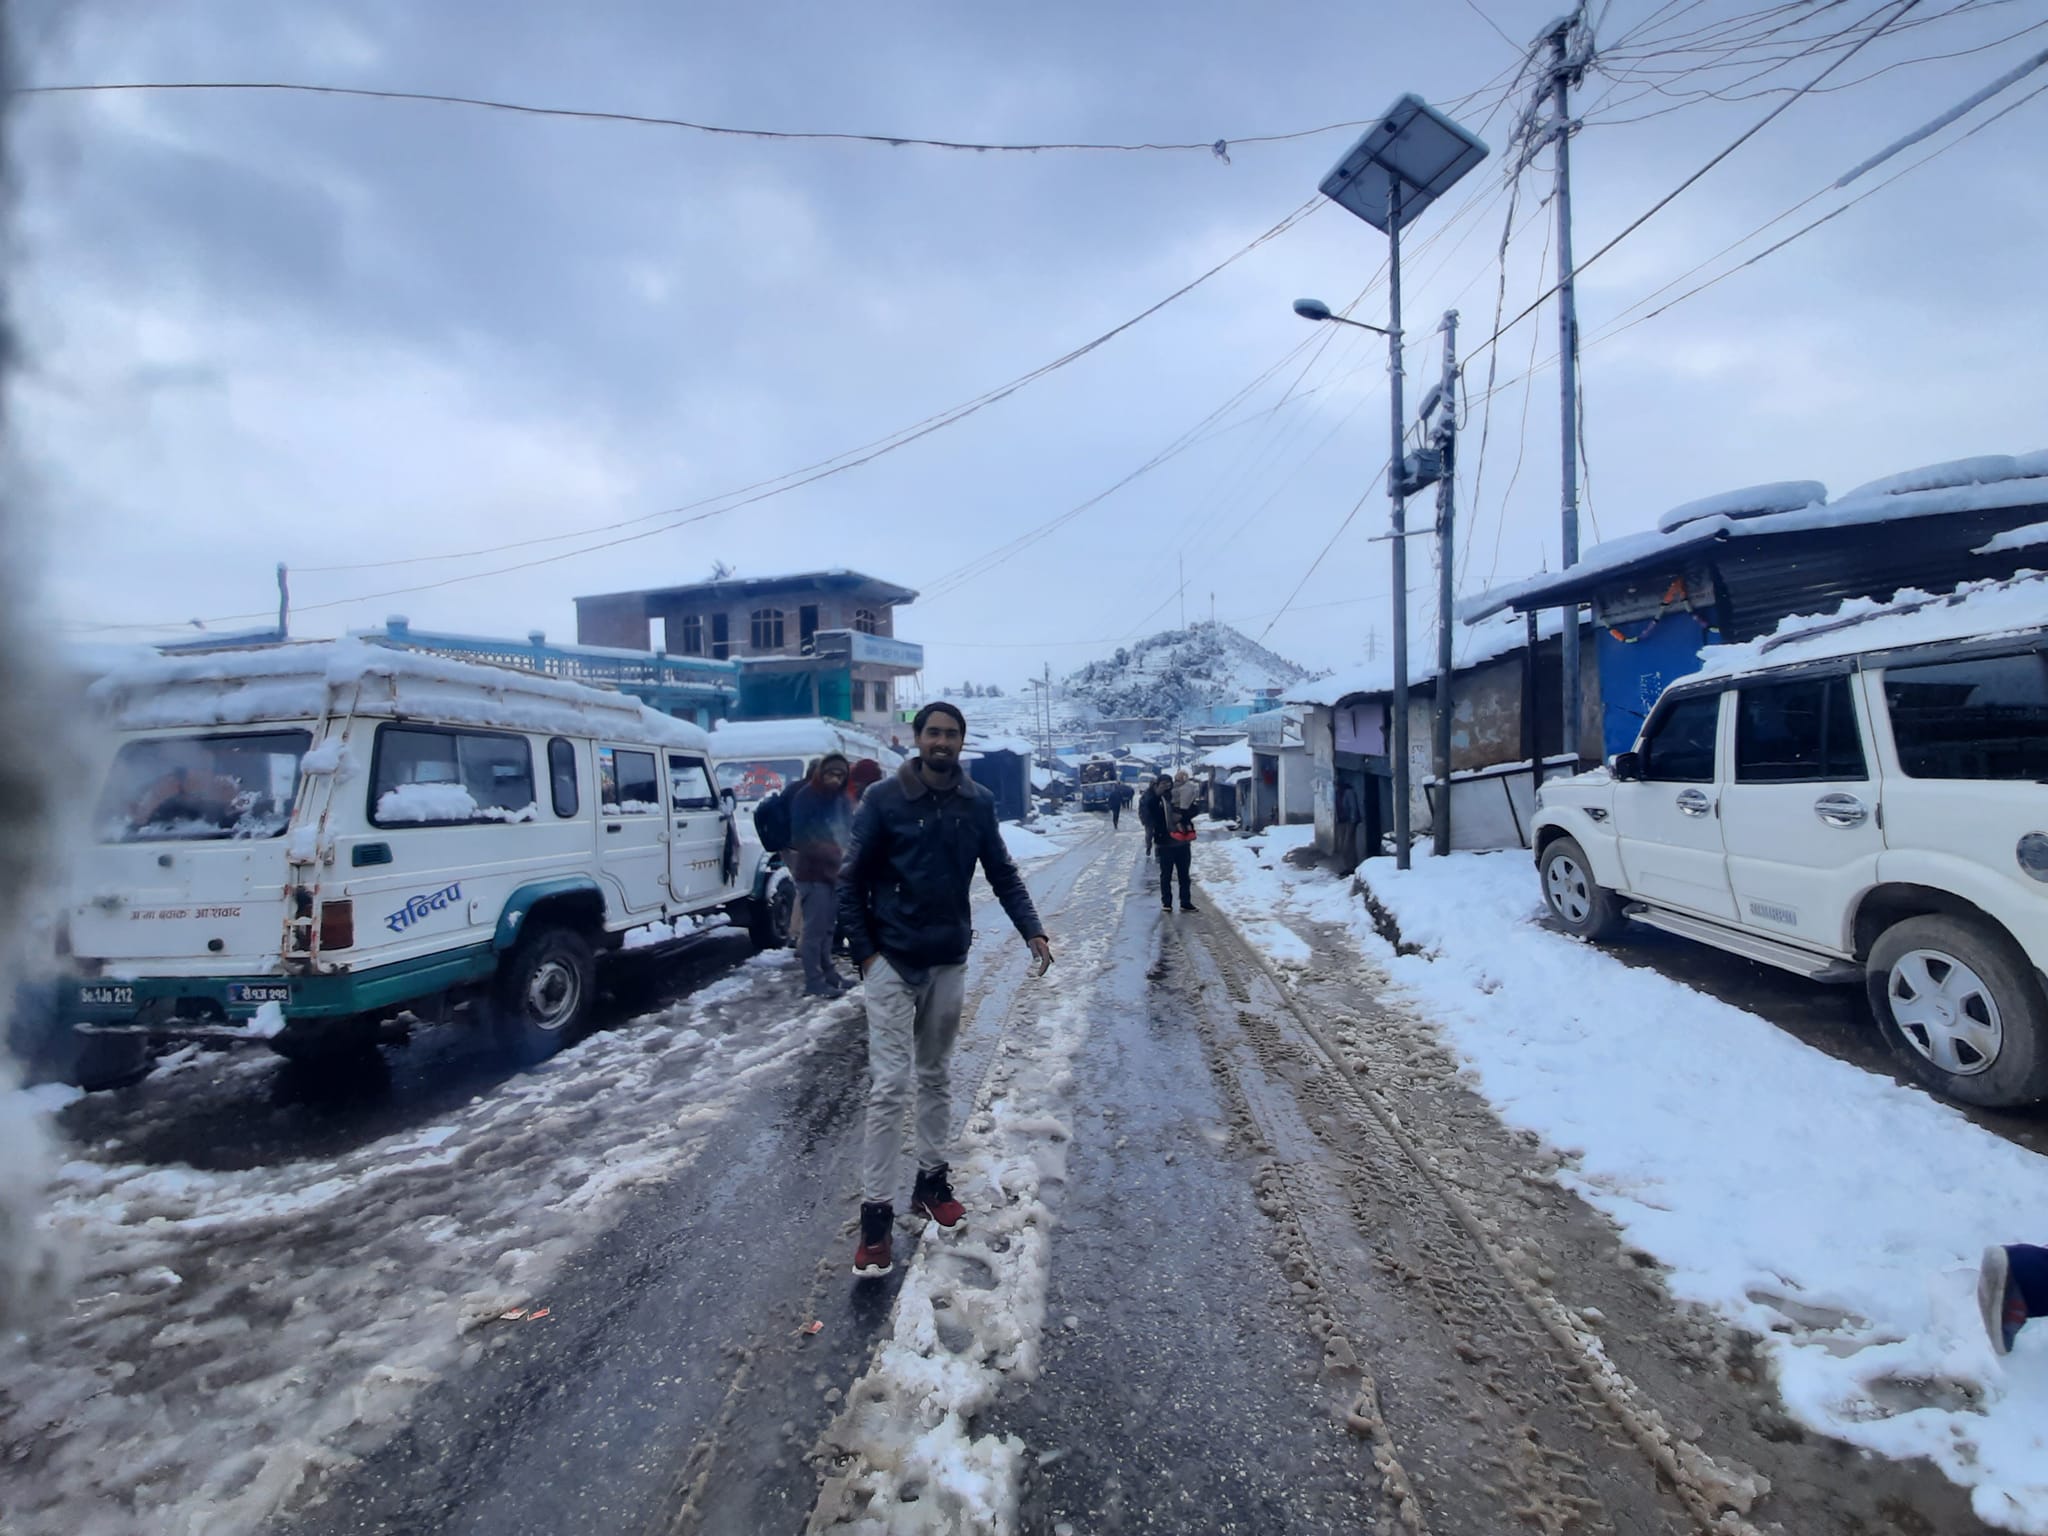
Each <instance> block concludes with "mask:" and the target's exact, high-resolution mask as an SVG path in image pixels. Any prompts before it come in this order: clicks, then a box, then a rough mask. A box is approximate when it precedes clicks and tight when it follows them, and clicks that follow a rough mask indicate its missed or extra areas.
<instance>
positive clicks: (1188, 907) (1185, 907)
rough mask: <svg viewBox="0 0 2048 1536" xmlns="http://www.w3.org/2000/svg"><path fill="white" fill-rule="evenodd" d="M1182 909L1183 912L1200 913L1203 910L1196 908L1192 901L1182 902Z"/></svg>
mask: <svg viewBox="0 0 2048 1536" xmlns="http://www.w3.org/2000/svg"><path fill="white" fill-rule="evenodd" d="M1180 909H1181V911H1183V912H1199V911H1201V910H1202V909H1201V908H1200V907H1198V906H1196V905H1195V904H1194V903H1193V902H1192V901H1184V902H1182V903H1181V904H1180Z"/></svg>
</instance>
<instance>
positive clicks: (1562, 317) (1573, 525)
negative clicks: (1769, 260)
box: [1550, 0, 1585, 758]
mask: <svg viewBox="0 0 2048 1536" xmlns="http://www.w3.org/2000/svg"><path fill="white" fill-rule="evenodd" d="M1584 24H1585V4H1584V0H1580V4H1579V6H1578V8H1577V9H1576V10H1574V11H1573V12H1572V14H1571V15H1569V16H1567V17H1565V18H1564V19H1563V20H1562V21H1560V22H1558V24H1557V27H1556V30H1554V31H1553V32H1552V33H1551V34H1550V88H1551V124H1550V131H1551V135H1552V139H1553V142H1554V144H1555V153H1556V158H1557V198H1556V202H1557V379H1558V396H1559V401H1560V404H1561V406H1562V416H1561V420H1560V422H1559V440H1560V443H1561V446H1562V452H1563V465H1564V473H1563V497H1562V504H1561V512H1562V516H1563V537H1564V549H1563V555H1564V559H1563V564H1564V566H1565V568H1567V569H1569V568H1570V567H1572V566H1574V565H1577V564H1578V563H1579V437H1578V429H1579V308H1578V299H1577V295H1576V293H1575V291H1574V285H1573V278H1574V275H1575V274H1574V272H1573V268H1572V160H1571V144H1572V120H1571V108H1570V105H1569V103H1568V100H1567V97H1568V94H1569V92H1570V90H1571V88H1572V87H1573V86H1574V85H1576V84H1578V82H1579V81H1580V79H1581V78H1583V76H1584V73H1585V66H1584V64H1583V63H1580V62H1575V61H1574V60H1573V59H1572V57H1571V49H1570V43H1571V34H1572V29H1573V28H1574V27H1576V26H1583V25H1584ZM1563 656H1564V689H1563V693H1564V738H1563V746H1564V750H1565V751H1566V752H1569V753H1571V754H1572V756H1573V757H1575V758H1576V757H1577V756H1578V752H1579V707H1580V706H1579V609H1578V604H1576V603H1573V604H1570V605H1569V606H1568V607H1566V609H1565V611H1564V650H1563Z"/></svg>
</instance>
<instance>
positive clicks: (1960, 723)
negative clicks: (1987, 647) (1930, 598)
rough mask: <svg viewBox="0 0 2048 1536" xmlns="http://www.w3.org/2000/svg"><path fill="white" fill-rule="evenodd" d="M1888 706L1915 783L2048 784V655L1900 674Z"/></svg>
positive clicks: (1890, 678) (1887, 679)
mask: <svg viewBox="0 0 2048 1536" xmlns="http://www.w3.org/2000/svg"><path fill="white" fill-rule="evenodd" d="M1884 702H1885V707H1886V708H1887V709H1889V710H1890V711H1891V717H1892V739H1893V740H1894V741H1895V742H1897V743H1898V748H1899V767H1900V768H1901V769H1903V770H1904V772H1905V774H1906V777H1908V778H1910V779H2032V780H2035V781H2037V782H2039V781H2041V780H2048V651H2030V652H2026V653H2024V654H2022V655H2018V656H1985V657H1982V658H1979V659H1976V660H1971V661H1945V662H1937V663H1935V664H1933V665H1930V666H1924V667H1893V668H1892V669H1890V670H1889V671H1887V672H1886V673H1885V675H1884Z"/></svg>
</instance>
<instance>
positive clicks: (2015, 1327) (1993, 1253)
mask: <svg viewBox="0 0 2048 1536" xmlns="http://www.w3.org/2000/svg"><path fill="white" fill-rule="evenodd" d="M1977 1310H1978V1311H1979V1312H1981V1313H1983V1314H1984V1331H1985V1333H1987V1334H1989V1335H1990V1336H1991V1347H1992V1348H1993V1349H1995V1350H1997V1351H1998V1352H1999V1353H2000V1354H2001V1355H2009V1354H2011V1353H2012V1341H2013V1339H2014V1338H2015V1337H2016V1336H2017V1335H2018V1333H2019V1331H2020V1330H2021V1329H2022V1328H2024V1327H2026V1325H2027V1299H2026V1297H2024V1296H2022V1295H2021V1294H2020V1288H2019V1287H2018V1286H2016V1285H2014V1284H2013V1283H2012V1260H2011V1257H2010V1256H2009V1255H2008V1254H2007V1253H2006V1251H2005V1249H2003V1248H2000V1247H1997V1246H1993V1247H1990V1248H1986V1249H1985V1250H1984V1262H1983V1264H1982V1265H1981V1266H1980V1267H1979V1268H1978V1270H1977Z"/></svg>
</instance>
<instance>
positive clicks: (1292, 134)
mask: <svg viewBox="0 0 2048 1536" xmlns="http://www.w3.org/2000/svg"><path fill="white" fill-rule="evenodd" d="M118 92H127V93H131V94H140V93H158V94H171V93H178V92H183V93H189V94H203V93H214V94H243V95H292V96H334V97H343V98H348V99H352V100H357V101H404V102H418V103H424V104H429V105H433V106H444V107H468V108H474V109H478V110H481V111H486V112H510V113H515V114H517V115H519V116H523V117H553V118H568V119H572V120H575V121H580V122H591V123H627V124H631V125H633V126H636V127H642V128H677V129H682V130H684V131H686V132H689V133H701V134H709V135H713V136H715V137H720V138H734V139H769V140H776V141H780V142H784V143H811V144H868V145H875V146H878V147H882V148H887V149H950V150H966V151H970V152H972V153H975V154H1025V155H1036V154H1048V153H1063V152H1103V153H1124V154H1140V153H1157V154H1196V153H1200V154H1207V155H1213V156H1215V157H1216V158H1217V159H1219V160H1222V161H1224V162H1226V163H1228V161H1229V159H1230V154H1229V151H1230V150H1232V149H1235V148H1237V147H1239V146H1240V145H1246V144H1281V143H1285V142H1287V141H1288V140H1291V139H1312V138H1315V137H1317V136H1318V135H1320V134H1325V133H1337V132H1339V131H1341V130H1343V129H1346V128H1367V127H1370V126H1371V125H1372V119H1370V118H1361V119H1359V120H1357V121H1352V122H1342V123H1324V124H1323V125H1322V126H1321V127H1319V128H1295V129H1291V130H1288V131H1286V132H1282V133H1247V134H1240V135H1237V136H1235V137H1231V136H1224V137H1219V138H1214V139H1203V140H1201V141H1199V142H1194V141H1190V142H1187V143H1151V142H1140V143H1128V144H1120V143H1106V142H1104V143H1087V142H1078V141H1070V142H1064V143H1062V142H1049V143H1043V144H997V143H985V144H984V143H976V142H973V141H970V140H964V139H933V138H920V137H917V136H916V135H913V134H899V133H846V132H841V131H837V130H816V131H812V130H803V129H790V128H740V127H735V126H733V125H732V124H729V123H705V122H698V121H696V120H694V119H692V118H687V117H663V116H660V115H658V114H655V113H651V112H620V111H614V110H609V109H605V108H598V107H544V106H537V105H535V104H534V103H532V102H523V101H501V100H498V99H497V98H494V97H489V96H462V95H455V94H452V93H448V92H442V91H389V90H377V89H374V88H372V87H369V86H355V85H316V84H311V83H309V82H306V81H300V80H119V81H88V82H81V83H76V84H68V85H31V86H24V87H22V88H21V90H20V91H19V92H17V94H19V95H22V96H89V95H96V94H113V93H118Z"/></svg>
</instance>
